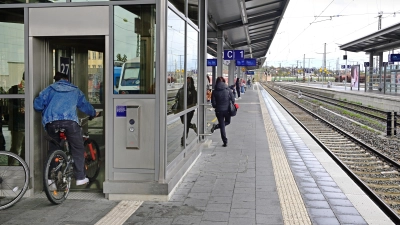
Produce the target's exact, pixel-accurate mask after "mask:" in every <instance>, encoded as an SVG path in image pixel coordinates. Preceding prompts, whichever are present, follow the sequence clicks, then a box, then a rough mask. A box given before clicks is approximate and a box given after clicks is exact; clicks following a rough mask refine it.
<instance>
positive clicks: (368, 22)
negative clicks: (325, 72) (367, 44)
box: [264, 0, 400, 69]
mask: <svg viewBox="0 0 400 225" xmlns="http://www.w3.org/2000/svg"><path fill="white" fill-rule="evenodd" d="M379 12H382V13H383V14H382V29H383V28H386V27H388V26H391V25H393V24H396V23H400V0H290V3H289V5H288V7H287V9H286V12H285V14H284V17H283V19H282V21H281V24H280V26H279V29H278V31H277V33H276V35H275V37H274V40H273V42H272V44H271V46H270V48H269V50H268V53H267V65H268V66H271V65H273V66H278V67H279V65H280V64H281V66H282V67H283V66H292V65H294V66H297V63H298V65H299V67H300V66H302V64H303V58H304V54H305V57H306V60H305V61H306V63H305V67H308V65H309V62H310V67H316V68H321V67H322V65H323V54H321V53H323V52H324V43H326V52H327V54H326V67H327V68H329V66H330V68H331V69H336V62H337V59H338V58H339V65H344V64H345V61H344V60H342V59H343V55H344V51H341V50H339V47H338V46H339V45H342V44H346V43H348V42H350V41H353V40H355V39H357V38H360V37H363V36H365V35H368V34H371V33H373V32H376V31H377V30H378V13H379ZM318 16H319V17H318ZM397 52H399V53H400V49H399V50H395V53H397ZM347 55H348V64H353V63H354V64H357V62H359V63H360V64H362V62H364V61H369V56H368V55H366V54H365V53H353V52H348V53H347ZM308 58H312V59H308ZM384 61H387V53H384ZM264 65H265V64H264Z"/></svg>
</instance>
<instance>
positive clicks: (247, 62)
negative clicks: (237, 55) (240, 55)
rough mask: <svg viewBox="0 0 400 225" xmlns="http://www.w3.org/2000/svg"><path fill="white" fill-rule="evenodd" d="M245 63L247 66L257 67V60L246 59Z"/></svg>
mask: <svg viewBox="0 0 400 225" xmlns="http://www.w3.org/2000/svg"><path fill="white" fill-rule="evenodd" d="M244 63H245V64H246V66H257V60H256V59H251V58H250V59H244Z"/></svg>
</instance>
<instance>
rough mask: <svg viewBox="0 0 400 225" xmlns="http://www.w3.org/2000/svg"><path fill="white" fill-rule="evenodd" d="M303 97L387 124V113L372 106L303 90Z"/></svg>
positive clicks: (295, 90)
mask: <svg viewBox="0 0 400 225" xmlns="http://www.w3.org/2000/svg"><path fill="white" fill-rule="evenodd" d="M281 88H282V89H284V90H287V91H291V92H292V93H293V94H295V93H296V92H298V89H296V88H294V87H291V86H281ZM302 95H303V96H306V97H309V98H313V99H316V100H318V101H321V102H324V103H327V104H331V105H334V106H337V107H341V108H343V109H346V110H351V111H353V112H356V113H359V114H362V115H366V116H369V117H371V118H374V119H376V120H379V121H383V122H386V113H387V112H386V111H384V110H381V109H377V108H372V107H370V106H364V105H362V104H361V103H356V102H349V101H347V100H345V99H343V100H342V99H334V98H330V97H327V96H323V95H319V94H317V93H309V92H307V91H304V90H302ZM397 125H398V126H400V121H398V122H397Z"/></svg>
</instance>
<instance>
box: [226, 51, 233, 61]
mask: <svg viewBox="0 0 400 225" xmlns="http://www.w3.org/2000/svg"><path fill="white" fill-rule="evenodd" d="M234 56H235V54H234V51H233V50H224V60H233V57H234Z"/></svg>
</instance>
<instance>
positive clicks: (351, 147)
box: [263, 85, 400, 224]
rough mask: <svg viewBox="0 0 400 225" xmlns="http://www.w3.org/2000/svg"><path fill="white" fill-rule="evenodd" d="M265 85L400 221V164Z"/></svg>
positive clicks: (369, 192) (390, 215)
mask: <svg viewBox="0 0 400 225" xmlns="http://www.w3.org/2000/svg"><path fill="white" fill-rule="evenodd" d="M263 87H264V89H265V90H266V91H267V92H268V93H269V94H270V95H271V96H272V97H273V98H275V99H276V100H277V101H278V102H279V104H281V105H282V106H283V107H284V108H285V110H286V111H288V112H289V114H291V115H292V117H293V118H294V119H295V120H296V121H298V123H299V124H300V125H301V126H302V127H303V128H304V129H305V130H306V131H307V132H308V133H309V134H310V135H311V136H312V137H313V138H314V139H315V140H316V141H317V142H318V143H319V144H320V145H321V147H322V148H324V149H325V151H326V152H327V153H328V154H329V155H330V156H331V157H332V158H333V159H334V160H335V161H336V162H337V163H338V164H339V165H340V166H341V167H342V168H343V170H344V171H345V172H346V173H347V174H348V175H349V176H350V177H351V178H352V179H353V180H354V181H355V182H356V183H357V184H358V185H359V186H360V188H361V189H363V190H364V192H366V193H367V194H368V195H369V197H370V198H371V199H372V200H373V201H374V202H375V203H376V204H377V205H378V206H379V207H380V208H381V209H382V210H383V211H384V212H385V213H386V214H387V215H388V216H389V217H390V218H391V219H392V220H393V222H394V223H395V224H400V173H399V171H400V164H399V163H398V162H397V161H396V160H393V159H392V158H390V157H388V156H386V155H385V154H383V153H381V152H380V151H378V150H376V149H374V148H372V147H371V146H368V145H367V144H365V143H364V142H362V141H360V140H359V139H358V138H357V137H355V135H354V134H352V133H349V132H348V131H345V130H343V129H342V128H340V127H338V126H336V125H335V124H333V123H332V122H329V121H326V120H325V119H324V118H323V117H321V116H319V115H317V114H315V113H313V112H311V111H310V110H308V109H306V108H304V107H302V106H301V105H299V104H297V103H295V102H293V101H291V100H290V99H287V98H286V97H283V96H282V95H280V94H279V93H276V92H275V91H273V90H272V89H270V88H269V87H267V86H265V85H263ZM315 110H318V107H316V108H315ZM294 115H295V116H294Z"/></svg>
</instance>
